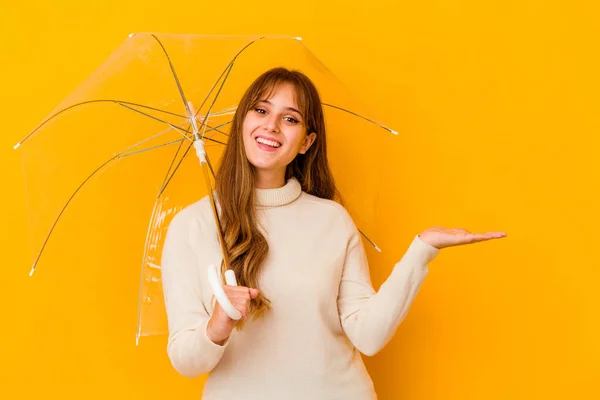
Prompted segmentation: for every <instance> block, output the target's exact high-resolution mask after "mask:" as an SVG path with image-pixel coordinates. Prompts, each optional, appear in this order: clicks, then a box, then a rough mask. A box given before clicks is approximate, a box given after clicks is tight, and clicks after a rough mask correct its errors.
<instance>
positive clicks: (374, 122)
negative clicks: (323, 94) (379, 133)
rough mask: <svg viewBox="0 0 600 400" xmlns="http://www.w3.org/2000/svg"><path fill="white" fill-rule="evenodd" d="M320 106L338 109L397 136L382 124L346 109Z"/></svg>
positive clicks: (330, 105)
mask: <svg viewBox="0 0 600 400" xmlns="http://www.w3.org/2000/svg"><path fill="white" fill-rule="evenodd" d="M321 104H322V105H324V106H327V107H331V108H335V109H338V110H340V111H344V112H347V113H348V114H352V115H354V116H357V117H359V118H362V119H364V120H365V121H368V122H370V123H372V124H375V125H377V126H379V127H381V128H383V129H385V130H386V131H388V132H391V133H393V134H394V135H397V134H398V132H396V131H395V130H393V129H391V128H388V127H387V126H385V125H382V124H380V123H379V122H377V121H373V120H372V119H369V118H367V117H364V116H362V115H360V114H357V113H355V112H354V111H350V110H348V109H346V108H343V107H339V106H336V105H333V104H328V103H321Z"/></svg>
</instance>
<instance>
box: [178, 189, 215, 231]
mask: <svg viewBox="0 0 600 400" xmlns="http://www.w3.org/2000/svg"><path fill="white" fill-rule="evenodd" d="M207 225H215V222H214V217H213V214H212V205H211V203H210V198H209V196H208V195H206V196H204V197H202V198H201V199H200V200H198V201H195V202H194V203H192V204H189V205H187V206H185V207H183V208H182V209H180V210H179V211H175V215H174V216H173V219H172V220H171V222H170V224H169V229H178V230H180V229H182V230H188V231H189V230H190V229H192V228H194V227H195V228H203V227H206V226H207ZM215 226H216V225H215Z"/></svg>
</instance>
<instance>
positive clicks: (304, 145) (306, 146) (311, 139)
mask: <svg viewBox="0 0 600 400" xmlns="http://www.w3.org/2000/svg"><path fill="white" fill-rule="evenodd" d="M316 138H317V134H316V133H315V132H312V133H311V134H310V135H307V136H306V137H305V138H304V142H302V147H300V151H299V153H300V154H305V153H306V152H307V151H308V149H309V148H310V146H312V144H313V143H314V142H315V139H316Z"/></svg>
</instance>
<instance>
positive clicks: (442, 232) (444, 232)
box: [419, 226, 506, 249]
mask: <svg viewBox="0 0 600 400" xmlns="http://www.w3.org/2000/svg"><path fill="white" fill-rule="evenodd" d="M505 236H506V233H504V232H485V233H472V232H469V231H468V230H466V229H463V228H453V229H446V228H442V227H440V226H434V227H432V228H428V229H426V230H425V231H423V233H421V234H419V238H421V240H422V241H424V242H425V243H427V244H429V245H431V246H433V247H436V248H438V249H443V248H444V247H450V246H459V245H461V244H470V243H477V242H482V241H484V240H490V239H499V238H503V237H505Z"/></svg>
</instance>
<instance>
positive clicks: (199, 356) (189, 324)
mask: <svg viewBox="0 0 600 400" xmlns="http://www.w3.org/2000/svg"><path fill="white" fill-rule="evenodd" d="M191 226H192V221H191V220H190V219H189V218H188V219H187V220H186V219H185V217H184V216H183V213H181V212H180V213H179V214H177V215H176V216H175V217H174V218H173V220H172V221H171V224H170V225H169V228H168V230H167V235H166V238H165V243H164V247H163V252H162V283H163V293H164V300H165V307H166V311H167V320H168V327H169V339H168V344H167V353H168V355H169V359H170V360H171V363H172V365H173V367H174V368H175V370H176V371H177V372H179V373H180V374H181V375H184V376H186V377H190V378H194V377H197V376H199V375H202V374H204V373H207V372H210V371H211V370H212V369H213V368H214V367H215V366H216V365H217V364H218V363H219V361H220V360H221V357H222V356H223V353H224V351H225V348H226V347H227V344H228V342H226V343H225V344H224V345H223V346H220V345H218V344H216V343H214V342H212V341H211V340H210V339H209V338H208V336H207V335H206V327H207V324H208V321H209V319H210V316H209V315H208V312H207V310H206V309H205V307H204V305H203V303H202V293H201V286H200V276H199V272H200V269H199V266H198V265H197V257H196V254H195V253H194V251H193V250H192V246H191V243H190V227H191ZM195 240H201V238H196V239H195ZM194 248H195V247H194Z"/></svg>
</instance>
